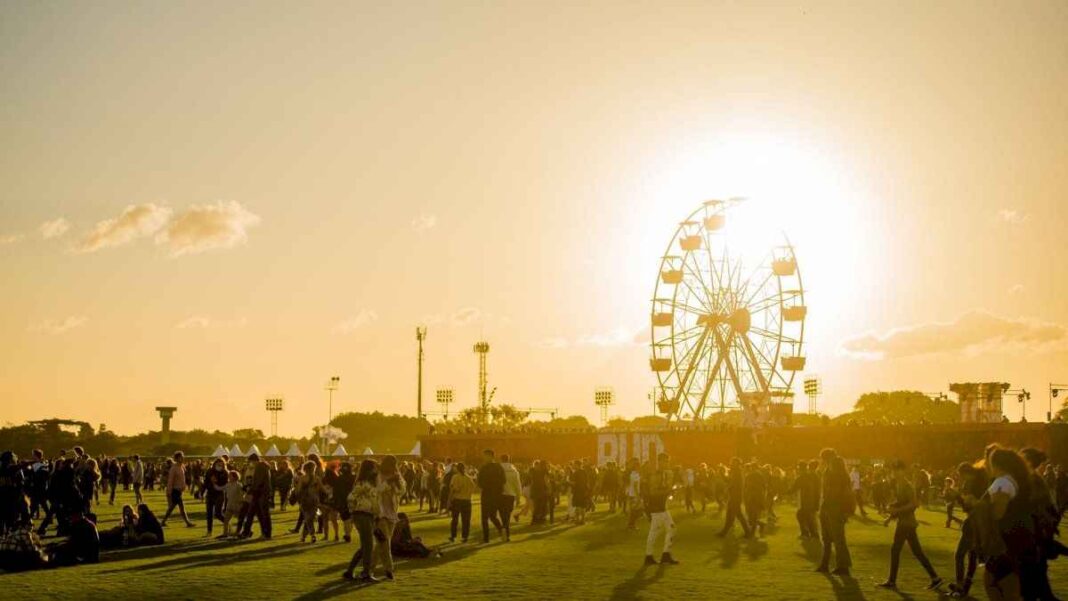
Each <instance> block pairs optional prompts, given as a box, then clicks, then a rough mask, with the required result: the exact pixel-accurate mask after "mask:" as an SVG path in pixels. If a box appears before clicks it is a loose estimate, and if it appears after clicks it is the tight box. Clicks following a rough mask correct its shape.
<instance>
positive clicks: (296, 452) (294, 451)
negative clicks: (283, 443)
mask: <svg viewBox="0 0 1068 601" xmlns="http://www.w3.org/2000/svg"><path fill="white" fill-rule="evenodd" d="M303 454H304V453H302V452H301V450H300V447H298V446H297V443H295V442H294V443H293V444H291V445H289V450H288V451H286V457H300V456H301V455H303Z"/></svg>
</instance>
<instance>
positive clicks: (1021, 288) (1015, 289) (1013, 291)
mask: <svg viewBox="0 0 1068 601" xmlns="http://www.w3.org/2000/svg"><path fill="white" fill-rule="evenodd" d="M1023 291H1024V285H1023V284H1014V285H1013V286H1012V287H1011V288H1009V294H1012V295H1016V294H1020V293H1021V292H1023Z"/></svg>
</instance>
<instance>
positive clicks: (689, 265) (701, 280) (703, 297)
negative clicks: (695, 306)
mask: <svg viewBox="0 0 1068 601" xmlns="http://www.w3.org/2000/svg"><path fill="white" fill-rule="evenodd" d="M693 255H694V253H692V252H690V253H686V255H685V256H684V257H683V259H682V266H683V270H684V273H685V272H686V271H688V272H689V273H690V274H691V275H692V276H693V277H694V280H695V282H694V284H695V285H697V286H699V287H700V289H701V290H702V291H704V294H697V292H695V291H694V289H693V286H691V285H690V282H689V281H688V280H687V279H686V278H685V277H683V280H682V281H683V283H684V284H685V285H686V288H687V289H689V291H690V293H691V294H693V295H694V296H696V297H697V298H698V301H699V302H700V303H701V304H702V305H704V306H705V308H706V309H707V310H708V312H709V313H711V312H712V304H711V302H710V299H709V298H708V292H709V290H712V288H711V287H710V286H709V284H708V282H706V281H705V277H704V276H703V275H702V274H701V267H700V266H699V265H697V264H696V263H697V260H696V259H692V260H691V258H692V257H693Z"/></svg>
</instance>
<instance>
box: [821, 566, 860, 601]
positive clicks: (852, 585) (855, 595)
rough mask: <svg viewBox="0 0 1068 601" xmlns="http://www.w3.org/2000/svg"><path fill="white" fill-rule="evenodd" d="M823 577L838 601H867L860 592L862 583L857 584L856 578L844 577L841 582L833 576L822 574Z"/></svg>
mask: <svg viewBox="0 0 1068 601" xmlns="http://www.w3.org/2000/svg"><path fill="white" fill-rule="evenodd" d="M821 575H822V576H823V577H824V578H826V579H827V582H828V583H829V584H830V585H831V590H832V592H833V593H834V598H835V599H837V600H838V601H865V600H866V599H867V597H865V596H864V592H863V591H862V590H860V583H859V582H857V579H856V578H853V577H852V576H842V577H841V580H839V579H838V578H836V577H834V576H832V575H831V574H827V573H822V572H821Z"/></svg>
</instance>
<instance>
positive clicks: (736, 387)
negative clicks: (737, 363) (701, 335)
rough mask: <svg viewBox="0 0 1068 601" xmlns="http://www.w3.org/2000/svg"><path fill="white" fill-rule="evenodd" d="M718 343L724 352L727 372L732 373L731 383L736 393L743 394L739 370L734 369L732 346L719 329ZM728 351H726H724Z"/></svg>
mask: <svg viewBox="0 0 1068 601" xmlns="http://www.w3.org/2000/svg"><path fill="white" fill-rule="evenodd" d="M715 339H716V344H717V345H718V346H719V348H720V352H722V353H723V361H724V363H725V365H726V367H727V373H728V374H730V380H731V384H732V385H733V386H734V392H735V394H738V395H739V396H740V395H741V394H742V383H741V382H740V381H739V380H738V372H737V371H735V369H734V364H732V363H731V358H730V354H731V353H730V347H728V346H727V344H726V343H725V341H724V340H723V335H722V334H720V333H719V331H716V332H715ZM724 351H726V352H724Z"/></svg>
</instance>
